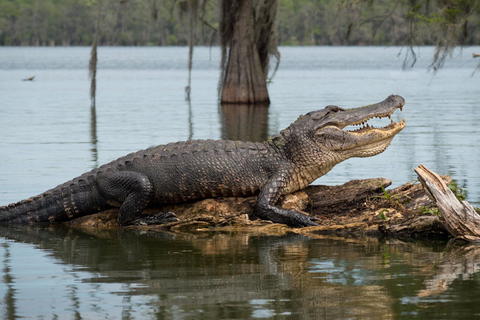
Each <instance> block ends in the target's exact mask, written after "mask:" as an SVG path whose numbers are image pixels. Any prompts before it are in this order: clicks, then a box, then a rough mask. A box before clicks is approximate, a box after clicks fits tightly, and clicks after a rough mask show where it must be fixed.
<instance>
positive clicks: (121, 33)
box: [0, 0, 480, 68]
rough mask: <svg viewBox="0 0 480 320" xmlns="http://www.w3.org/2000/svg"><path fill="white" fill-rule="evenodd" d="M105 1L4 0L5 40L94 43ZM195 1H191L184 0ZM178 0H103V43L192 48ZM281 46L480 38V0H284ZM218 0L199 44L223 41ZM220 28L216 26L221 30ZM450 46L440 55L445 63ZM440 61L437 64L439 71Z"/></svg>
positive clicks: (1, 27)
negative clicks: (100, 5) (99, 10)
mask: <svg viewBox="0 0 480 320" xmlns="http://www.w3.org/2000/svg"><path fill="white" fill-rule="evenodd" d="M98 1H99V0H63V1H60V0H42V1H35V0H0V45H42V46H47V45H52V44H53V45H87V46H89V45H91V44H92V41H93V34H94V32H95V22H96V7H97V6H96V5H97V3H98ZM184 1H190V0H184ZM184 1H172V0H149V1H147V0H126V1H120V0H109V1H104V3H105V10H104V13H103V17H102V26H101V29H102V36H101V37H100V39H99V44H100V45H162V46H163V45H186V44H187V43H188V37H189V33H188V23H185V22H184V21H183V22H182V21H180V20H179V19H178V17H177V15H176V14H175V13H176V12H177V11H178V10H176V9H177V8H178V6H179V3H183V2H184ZM278 6H279V10H278V15H277V26H278V43H279V45H369V44H373V45H422V44H434V45H439V46H444V47H445V48H450V49H452V48H454V47H455V46H456V45H457V44H466V45H471V44H478V43H480V18H479V16H480V1H478V0H441V1H440V0H436V1H428V0H416V1H410V0H400V1H399V0H342V1H338V0H278ZM220 7H221V6H220V5H219V3H218V1H214V0H209V1H207V2H206V6H205V12H204V13H203V14H202V15H201V16H199V17H198V18H199V22H198V23H197V37H196V44H197V45H210V44H214V45H217V44H218V39H217V38H218V37H217V36H218V32H217V31H218V26H219V10H220ZM216 30H217V31H216ZM449 52H450V51H445V52H443V53H442V52H441V51H439V53H438V61H439V62H441V61H442V58H444V57H445V55H448V53H449ZM436 66H437V65H434V66H433V67H434V68H435V67H436Z"/></svg>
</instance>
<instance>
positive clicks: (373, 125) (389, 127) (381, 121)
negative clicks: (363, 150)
mask: <svg viewBox="0 0 480 320" xmlns="http://www.w3.org/2000/svg"><path fill="white" fill-rule="evenodd" d="M396 109H400V111H402V109H403V104H402V105H399V106H398V107H397V108H394V109H392V110H391V111H389V112H386V113H379V114H372V115H368V116H366V118H364V119H363V120H360V121H357V122H353V123H348V124H342V125H340V124H337V128H338V129H341V130H343V131H346V132H348V133H351V134H366V133H369V132H371V131H377V130H378V131H383V132H384V133H390V132H392V133H395V134H396V133H397V132H399V131H400V130H401V129H403V128H404V127H405V119H402V120H401V121H398V122H394V121H393V119H392V114H393V112H394V111H395V110H396ZM385 118H388V119H389V120H390V123H388V124H385V120H386V119H385Z"/></svg>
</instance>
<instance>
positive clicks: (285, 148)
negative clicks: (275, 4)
mask: <svg viewBox="0 0 480 320" xmlns="http://www.w3.org/2000/svg"><path fill="white" fill-rule="evenodd" d="M404 103H405V100H404V99H403V98H402V97H401V96H398V95H390V96H389V97H387V99H385V100H384V101H382V102H379V103H375V104H371V105H367V106H364V107H359V108H352V109H343V108H340V107H338V106H333V105H329V106H327V107H325V108H324V109H322V110H318V111H312V112H309V113H307V114H306V115H302V116H300V117H299V118H298V119H297V120H296V121H295V122H294V123H292V124H291V125H290V126H289V127H288V128H286V129H284V130H282V131H281V132H280V133H279V134H277V135H274V136H272V137H271V138H269V139H268V140H267V141H265V142H256V143H254V142H240V141H231V140H194V141H182V142H176V143H169V144H166V145H159V146H156V147H151V148H148V149H145V150H141V151H138V152H135V153H131V154H129V155H127V156H124V157H121V158H119V159H117V160H115V161H112V162H110V163H108V164H105V165H103V166H100V167H98V168H96V169H93V170H91V171H89V172H87V173H84V174H83V175H81V176H79V177H76V178H74V179H72V180H70V181H68V182H66V183H63V184H61V185H59V186H57V187H55V188H53V189H50V190H48V191H46V192H44V193H42V194H40V195H38V196H35V197H32V198H29V199H27V200H22V201H19V202H17V203H13V204H10V205H7V206H3V207H0V224H28V223H30V224H31V223H38V222H47V223H56V222H65V221H69V220H72V219H75V218H78V217H81V216H85V215H89V214H93V213H97V212H100V211H103V210H106V209H110V208H112V207H119V208H120V209H119V218H118V221H119V224H120V225H121V226H127V225H132V224H133V225H135V224H157V223H158V224H161V223H166V222H171V221H175V220H178V219H177V217H176V216H175V214H174V213H172V212H159V213H156V214H142V211H143V210H144V209H146V208H147V206H161V205H165V204H176V203H184V202H192V201H195V200H200V199H206V198H216V197H231V196H233V197H245V196H252V195H258V197H257V200H256V203H255V205H254V214H255V215H256V216H257V217H258V218H261V219H265V220H271V221H272V222H276V223H283V224H287V225H288V226H291V227H306V226H315V225H317V223H316V222H315V218H314V217H311V216H309V215H307V214H305V213H302V212H298V211H295V210H286V209H282V208H280V207H277V206H276V204H277V202H278V201H279V198H280V197H281V196H282V195H285V194H288V193H292V192H295V191H297V190H301V189H303V188H305V187H307V186H308V185H309V184H310V183H312V182H313V181H314V180H316V179H317V178H319V177H321V176H323V175H324V174H326V173H327V172H329V171H330V170H331V169H332V168H333V167H334V166H335V165H336V164H338V163H340V162H342V161H344V160H346V159H348V158H351V157H370V156H374V155H377V154H379V153H381V152H383V151H384V150H385V149H386V148H387V147H388V146H389V144H390V142H391V141H392V139H393V137H394V136H395V135H396V134H397V133H399V132H400V131H401V130H402V129H403V128H404V127H405V119H402V120H401V121H399V122H393V120H391V121H390V123H389V124H388V125H387V126H385V127H381V128H375V127H373V126H370V125H369V124H368V123H367V121H368V120H369V119H371V118H374V117H378V118H384V117H388V118H390V119H391V115H392V113H393V112H394V111H395V110H396V109H400V110H401V109H402V107H403V105H404Z"/></svg>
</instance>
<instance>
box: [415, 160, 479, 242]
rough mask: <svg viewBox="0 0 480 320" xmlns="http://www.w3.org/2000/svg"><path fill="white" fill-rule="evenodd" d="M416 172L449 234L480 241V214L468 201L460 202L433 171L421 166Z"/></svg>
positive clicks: (467, 239) (458, 237)
mask: <svg viewBox="0 0 480 320" xmlns="http://www.w3.org/2000/svg"><path fill="white" fill-rule="evenodd" d="M415 172H416V173H417V175H418V178H419V180H420V182H421V183H422V185H423V186H424V188H425V190H426V191H427V193H428V194H429V195H430V196H431V197H432V199H433V200H434V201H435V203H436V206H437V207H438V209H439V210H440V212H441V213H442V216H443V218H444V225H445V228H446V229H447V230H448V232H449V233H450V234H451V235H452V236H454V237H455V238H457V239H462V240H466V241H476V242H478V241H480V214H479V213H478V212H477V211H476V210H475V208H474V207H473V206H472V205H471V204H470V203H468V202H467V201H461V202H460V201H459V200H458V199H457V197H456V196H455V194H454V193H453V192H452V191H451V190H450V189H449V188H448V187H447V185H446V184H445V182H444V181H443V180H442V179H441V178H440V177H439V176H438V175H437V174H436V173H435V172H433V171H431V170H429V169H428V168H427V167H425V166H423V165H420V166H418V167H417V168H415Z"/></svg>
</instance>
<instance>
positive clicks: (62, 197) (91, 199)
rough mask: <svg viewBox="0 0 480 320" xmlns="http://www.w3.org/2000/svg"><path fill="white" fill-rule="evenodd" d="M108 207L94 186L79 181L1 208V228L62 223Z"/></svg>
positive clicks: (81, 180)
mask: <svg viewBox="0 0 480 320" xmlns="http://www.w3.org/2000/svg"><path fill="white" fill-rule="evenodd" d="M109 207H110V206H109V205H108V204H107V203H106V201H105V200H104V199H103V197H102V196H101V195H100V192H99V191H98V188H97V187H96V184H95V183H94V182H92V181H88V179H87V178H85V177H78V178H75V179H73V180H71V181H69V182H66V183H64V184H61V185H59V186H57V187H55V188H53V189H50V190H48V191H46V192H44V193H42V194H40V195H38V196H35V197H32V198H29V199H26V200H22V201H19V202H16V203H12V204H10V205H8V206H4V207H0V224H27V223H36V222H64V221H68V220H72V219H74V218H77V217H80V216H84V215H87V214H91V213H96V212H99V211H102V210H105V209H107V208H109Z"/></svg>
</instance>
